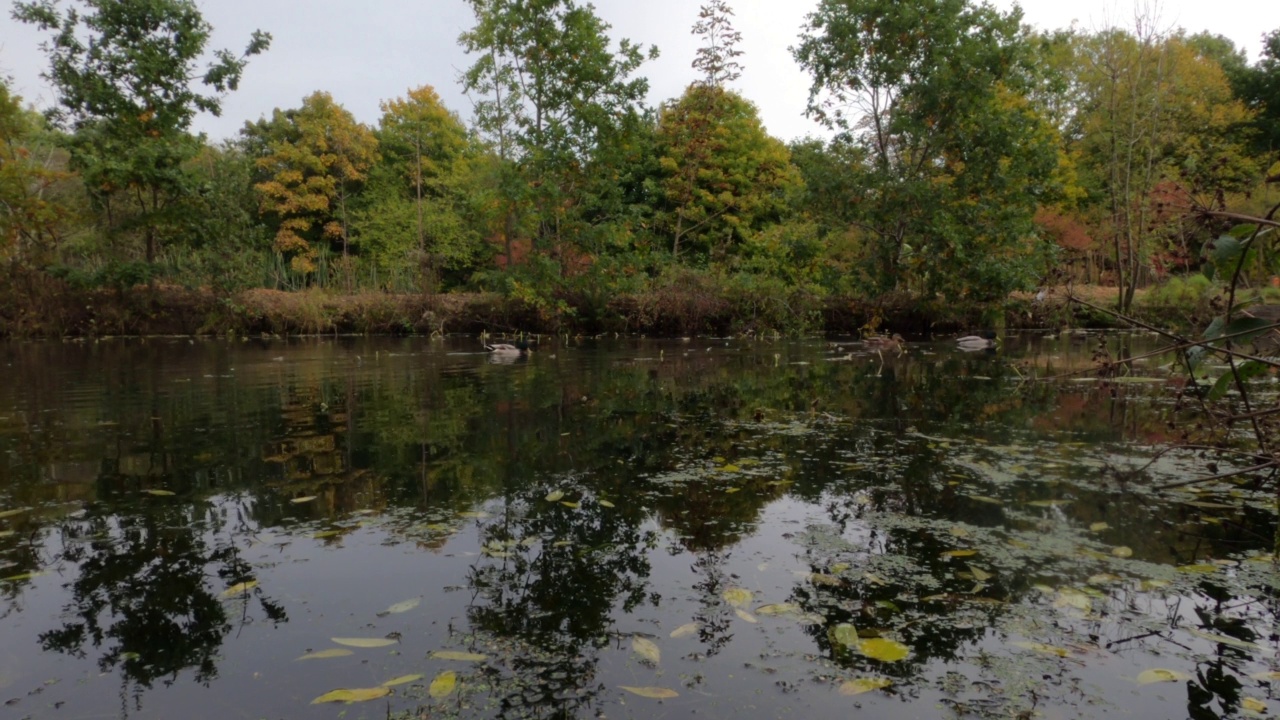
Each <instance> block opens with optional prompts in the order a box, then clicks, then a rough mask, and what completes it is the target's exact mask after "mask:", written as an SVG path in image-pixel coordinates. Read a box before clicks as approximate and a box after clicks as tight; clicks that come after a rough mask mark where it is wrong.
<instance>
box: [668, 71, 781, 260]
mask: <svg viewBox="0 0 1280 720" xmlns="http://www.w3.org/2000/svg"><path fill="white" fill-rule="evenodd" d="M657 152H658V157H659V163H660V174H659V176H658V179H657V183H656V185H657V192H656V195H657V197H658V203H657V208H656V209H657V213H656V222H657V224H658V225H659V226H660V227H662V228H665V229H666V231H667V232H668V233H669V235H670V237H671V253H672V255H674V256H677V257H678V256H679V255H680V253H681V252H682V251H689V252H690V254H692V255H694V256H695V257H699V258H702V259H707V258H712V259H715V258H724V257H726V256H728V255H730V254H732V252H733V250H734V248H735V247H736V246H737V245H739V244H740V243H741V242H742V241H743V240H745V239H746V238H747V237H748V236H749V235H750V234H751V233H752V232H755V231H757V230H760V229H761V228H762V227H763V226H764V225H765V224H766V223H768V222H771V221H773V222H776V221H777V220H779V219H780V218H781V215H782V213H783V211H784V210H785V209H786V207H787V203H788V195H789V194H790V193H792V192H794V191H796V190H798V189H799V188H800V186H801V179H800V175H799V172H798V171H797V170H796V169H795V167H794V166H793V165H792V164H791V158H790V154H789V152H788V151H787V147H786V145H784V144H783V143H782V142H781V141H779V140H777V139H776V138H774V137H771V136H770V135H769V134H768V133H767V132H765V129H764V126H763V125H762V124H761V122H760V117H759V115H758V113H757V112H756V108H755V106H754V105H752V104H751V103H750V102H748V101H747V100H746V99H745V98H743V97H742V96H740V95H738V94H737V93H734V92H732V91H729V90H725V89H723V88H720V87H718V86H715V85H708V84H702V83H696V84H694V85H691V86H689V88H688V89H687V90H685V94H684V96H683V97H681V98H680V100H679V101H677V102H676V103H674V104H672V105H670V106H668V107H666V108H664V109H663V110H662V113H661V116H660V118H659V121H658V138H657Z"/></svg>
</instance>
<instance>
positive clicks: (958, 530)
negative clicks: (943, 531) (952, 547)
mask: <svg viewBox="0 0 1280 720" xmlns="http://www.w3.org/2000/svg"><path fill="white" fill-rule="evenodd" d="M950 532H951V534H952V535H954V536H956V537H958V538H967V537H969V531H968V530H966V529H964V528H962V527H960V526H959V525H952V526H951V528H950Z"/></svg>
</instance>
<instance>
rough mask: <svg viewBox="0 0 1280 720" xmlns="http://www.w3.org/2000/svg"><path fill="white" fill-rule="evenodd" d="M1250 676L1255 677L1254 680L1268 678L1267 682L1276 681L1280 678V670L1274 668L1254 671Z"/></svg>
mask: <svg viewBox="0 0 1280 720" xmlns="http://www.w3.org/2000/svg"><path fill="white" fill-rule="evenodd" d="M1249 677H1251V678H1253V679H1254V680H1266V681H1267V682H1275V681H1276V680H1280V672H1276V671H1275V670H1272V671H1270V672H1260V673H1254V674H1252V675H1250V676H1249Z"/></svg>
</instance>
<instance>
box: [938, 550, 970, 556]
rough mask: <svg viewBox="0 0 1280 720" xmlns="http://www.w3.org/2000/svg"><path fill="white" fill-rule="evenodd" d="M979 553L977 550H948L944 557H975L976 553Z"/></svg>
mask: <svg viewBox="0 0 1280 720" xmlns="http://www.w3.org/2000/svg"><path fill="white" fill-rule="evenodd" d="M977 554H978V551H977V550H948V551H946V552H944V553H942V557H949V558H963V557H973V556H974V555H977Z"/></svg>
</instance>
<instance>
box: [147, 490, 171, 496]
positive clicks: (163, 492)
mask: <svg viewBox="0 0 1280 720" xmlns="http://www.w3.org/2000/svg"><path fill="white" fill-rule="evenodd" d="M142 492H144V493H146V494H148V495H154V496H156V497H171V496H173V495H177V493H175V492H171V491H169V490H143V491H142Z"/></svg>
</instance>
